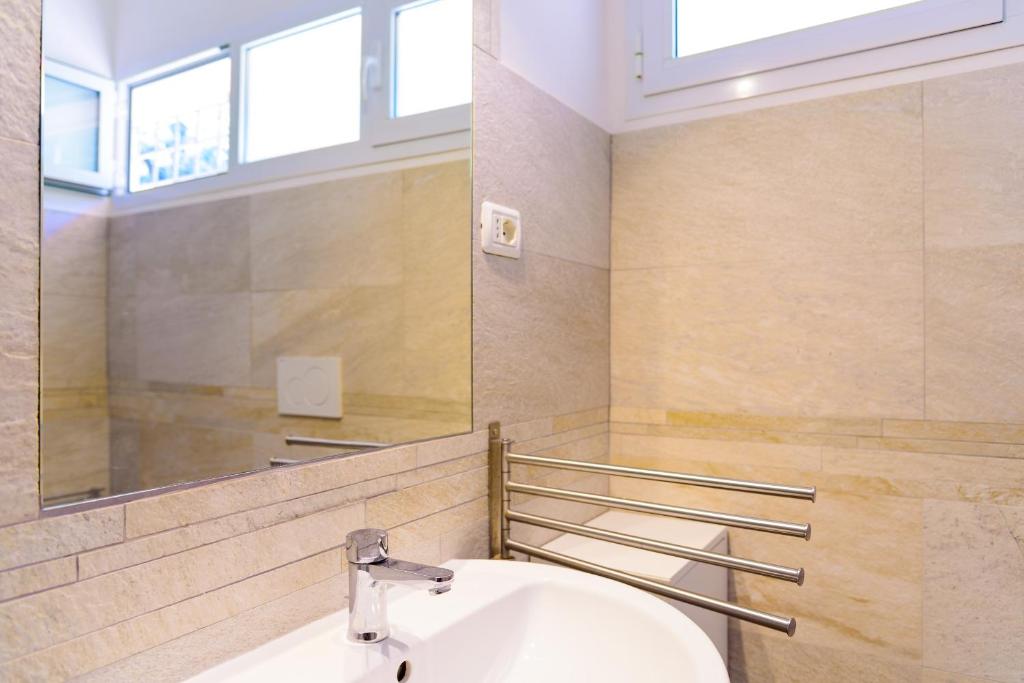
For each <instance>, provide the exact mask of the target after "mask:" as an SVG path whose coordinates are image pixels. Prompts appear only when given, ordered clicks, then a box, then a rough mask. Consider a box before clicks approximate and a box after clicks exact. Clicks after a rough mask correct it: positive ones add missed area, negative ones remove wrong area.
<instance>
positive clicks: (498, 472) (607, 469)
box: [488, 422, 816, 636]
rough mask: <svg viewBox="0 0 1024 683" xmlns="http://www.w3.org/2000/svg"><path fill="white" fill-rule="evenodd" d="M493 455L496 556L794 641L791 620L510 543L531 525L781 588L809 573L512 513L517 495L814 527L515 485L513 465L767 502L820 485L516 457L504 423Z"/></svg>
mask: <svg viewBox="0 0 1024 683" xmlns="http://www.w3.org/2000/svg"><path fill="white" fill-rule="evenodd" d="M488 436H489V440H488V456H489V474H490V480H489V487H488V488H489V503H490V521H491V555H492V556H496V557H500V558H502V559H512V556H511V553H512V552H513V551H515V552H519V553H523V554H524V555H528V556H531V557H536V558H538V559H542V560H547V561H548V562H553V563H555V564H560V565H563V566H566V567H571V568H573V569H578V570H580V571H584V572H588V573H591V574H596V575H598V576H603V577H605V578H609V579H614V580H616V581H621V582H622V583H625V584H627V585H630V586H633V587H635V588H640V589H641V590H646V591H649V592H651V593H655V594H657V595H661V596H663V597H667V598H672V599H675V600H680V601H682V602H686V603H688V604H691V605H696V606H697V607H702V608H705V609H709V610H712V611H715V612H719V613H721V614H725V615H728V616H730V617H735V618H737V619H743V620H745V621H749V622H752V623H755V624H758V625H760V626H766V627H768V628H771V629H775V630H777V631H782V632H783V633H786V634H788V635H790V636H792V635H793V634H794V633H795V632H796V619H794V618H792V617H784V616H779V615H775V614H771V613H769V612H762V611H761V610H757V609H752V608H749V607H743V606H742V605H737V604H734V603H731V602H724V601H722V600H717V599H715V598H711V597H708V596H705V595H700V594H699V593H692V592H690V591H685V590H682V589H679V588H675V587H674V586H669V585H667V584H664V583H660V582H658V581H652V580H650V579H647V578H644V577H642V576H638V575H636V574H632V573H629V572H624V571H620V570H617V569H612V568H610V567H605V566H603V565H598V564H594V563H591V562H586V561H584V560H580V559H577V558H574V557H570V556H568V555H563V554H561V553H556V552H552V551H550V550H547V549H544V548H538V547H537V546H533V545H530V544H527V543H521V542H519V541H516V540H514V539H512V538H510V537H509V529H510V525H511V522H518V523H520V524H529V525H531V526H536V527H541V528H544V529H550V530H552V531H561V532H563V533H568V534H575V535H579V536H586V537H588V538H594V539H597V540H601V541H607V542H610V543H618V544H620V545H625V546H629V547H632V548H639V549H641V550H649V551H652V552H657V553H662V554H665V555H671V556H673V557H681V558H685V559H688V560H693V561H694V562H703V563H706V564H712V565H716V566H719V567H726V568H728V569H735V570H737V571H744V572H749V573H752V574H759V575H761V576H768V577H771V578H775V579H779V580H782V581H789V582H792V583H795V584H797V585H801V584H803V581H804V570H803V568H802V567H786V566H783V565H778V564H772V563H768V562H761V561H758V560H750V559H744V558H740V557H733V556H731V555H722V554H720V553H713V552H709V551H706V550H701V549H698V548H691V547H688V546H682V545H677V544H675V543H667V542H665V541H658V540H655V539H650V538H644V537H641V536H633V535H630V534H624V533H620V532H616V531H610V530H607V529H599V528H595V527H589V526H584V525H581V524H574V523H571V522H565V521H562V520H557V519H551V518H549V517H543V516H540V515H533V514H528V513H525V512H519V511H517V510H512V509H511V507H510V500H511V494H513V493H520V494H527V495H533V496H540V497H543V498H552V499H557V500H566V501H572V502H577V503H586V504H590V505H599V506H603V507H609V508H616V509H620V510H631V511H634V512H642V513H645V514H654V515H663V516H668V517H677V518H680V519H688V520H692V521H697V522H707V523H712V524H721V525H724V526H731V527H736V528H740V529H751V530H754V531H762V532H766V533H774V534H781V535H784V536H793V537H797V538H803V539H805V540H810V537H811V525H810V524H807V523H796V522H783V521H778V520H773V519H763V518H760V517H748V516H744V515H734V514H730V513H725V512H714V511H711V510H700V509H696V508H688V507H680V506H676V505H664V504H661V503H649V502H645V501H639V500H632V499H629V498H616V497H613V496H604V495H599V494H595V493H584V492H582V491H572V490H569V489H560V488H551V487H547V486H535V485H532V484H524V483H520V482H515V481H511V466H512V465H527V466H531V467H546V468H551V469H559V470H570V471H576V472H590V473H594V474H607V475H610V476H618V477H627V478H632V479H646V480H651V481H661V482H668V483H672V484H682V485H688V486H702V487H708V488H715V489H724V490H728V491H740V492H744V493H755V494H760V495H768V496H781V497H785V498H796V499H800V500H806V501H810V502H812V503H813V502H814V500H815V496H816V489H815V488H814V487H813V486H789V485H784V484H774V483H768V482H757V481H745V480H741V479H729V478H724V477H710V476H704V475H698V474H686V473H682V472H669V471H665V470H654V469H645V468H640V467H624V466H620V465H605V464H601V463H591V462H582V461H578V460H565V459H561V458H549V457H542V456H537V455H525V454H522V453H513V452H512V450H511V446H512V441H511V440H509V439H502V437H501V423H498V422H492V423H491V424H490V426H489V433H488Z"/></svg>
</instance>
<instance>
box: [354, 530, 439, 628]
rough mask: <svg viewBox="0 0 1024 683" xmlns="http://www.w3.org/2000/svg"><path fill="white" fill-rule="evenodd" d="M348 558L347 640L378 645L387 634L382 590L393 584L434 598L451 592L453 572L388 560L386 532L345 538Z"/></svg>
mask: <svg viewBox="0 0 1024 683" xmlns="http://www.w3.org/2000/svg"><path fill="white" fill-rule="evenodd" d="M345 554H346V556H347V557H348V564H349V567H348V637H349V640H354V641H356V642H358V643H379V642H380V641H382V640H384V639H385V638H387V637H388V636H389V635H391V628H390V626H389V625H388V603H387V597H386V595H385V591H386V590H387V587H388V586H390V585H394V584H403V585H407V586H414V587H417V588H426V589H428V590H429V591H430V592H431V593H432V594H434V595H440V594H441V593H447V592H448V591H449V590H451V587H452V579H454V578H455V572H453V571H452V570H451V569H445V568H443V567H429V566H426V565H422V564H415V563H413V562H404V561H402V560H393V559H391V558H390V557H388V532H386V531H384V530H382V529H359V530H358V531H353V532H351V533H349V534H348V536H346V537H345Z"/></svg>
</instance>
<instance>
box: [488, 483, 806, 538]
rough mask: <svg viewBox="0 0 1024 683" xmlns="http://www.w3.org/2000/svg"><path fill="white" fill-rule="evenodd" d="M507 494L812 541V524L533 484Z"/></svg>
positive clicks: (509, 485) (511, 487) (508, 485)
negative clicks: (571, 502)
mask: <svg viewBox="0 0 1024 683" xmlns="http://www.w3.org/2000/svg"><path fill="white" fill-rule="evenodd" d="M505 490H506V491H509V492H511V493H525V494H528V495H533V496H542V497H544V498H557V499H558V500H570V501H573V502H576V503H589V504H591V505H601V506H604V507H610V508H618V509H620V510H632V511H633V512H645V513H648V514H653V515H666V516H668V517H679V518H681V519H689V520H693V521H695V522H709V523H711V524H723V525H725V526H731V527H736V528H739V529H752V530H754V531H767V532H769V533H773V534H782V535H783V536H797V537H799V538H804V539H809V538H810V537H811V525H810V524H798V523H795V522H779V521H776V520H773V519H761V518H760V517H745V516H743V515H731V514H728V513H725V512H713V511H711V510H698V509H696V508H684V507H677V506H675V505H663V504H661V503H648V502H644V501H639V500H631V499H629V498H613V497H612V496H602V495H599V494H596V493H583V492H581V491H569V490H567V489H556V488H549V487H547V486H533V485H532V484H520V483H518V482H514V481H509V482H506V484H505Z"/></svg>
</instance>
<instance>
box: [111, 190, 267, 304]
mask: <svg viewBox="0 0 1024 683" xmlns="http://www.w3.org/2000/svg"><path fill="white" fill-rule="evenodd" d="M249 202H250V198H249V197H239V198H234V199H224V200H220V201H213V202H201V203H198V204H189V205H187V206H181V207H175V208H170V209H163V210H160V211H152V212H147V213H141V214H135V215H134V216H133V217H132V218H133V220H132V221H131V222H130V227H129V228H128V229H129V230H131V231H132V232H133V234H132V235H131V236H130V237H129V239H130V241H131V242H132V245H131V248H132V249H133V251H134V257H135V273H134V276H135V293H136V295H137V296H141V297H156V296H170V295H175V294H223V293H228V292H247V291H249V223H248V221H249ZM122 234H123V233H122V231H114V232H112V237H115V236H120V235H122Z"/></svg>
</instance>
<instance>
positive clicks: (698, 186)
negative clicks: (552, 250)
mask: <svg viewBox="0 0 1024 683" xmlns="http://www.w3.org/2000/svg"><path fill="white" fill-rule="evenodd" d="M614 167H615V183H614V186H613V197H612V211H613V216H612V221H613V224H614V231H613V239H612V251H613V257H614V268H616V269H619V268H651V267H661V266H680V265H687V264H698V263H699V264H708V263H737V262H749V261H762V260H765V259H788V258H790V257H791V255H793V254H801V255H802V256H804V257H811V256H829V255H831V256H843V255H846V254H851V253H852V254H864V253H878V252H893V251H908V250H911V249H919V248H920V246H921V220H922V218H921V173H922V170H921V86H920V84H912V85H902V86H898V87H893V88H884V89H881V90H871V91H867V92H861V93H855V94H851V95H844V96H841V97H830V98H824V99H818V100H813V101H809V102H801V103H799V104H792V105H788V106H782V107H772V108H769V109H759V110H756V111H752V112H747V113H743V114H737V115H733V116H724V117H717V118H713V119H707V120H702V121H695V122H691V123H685V124H679V125H674V126H663V127H658V128H651V129H648V130H644V131H640V132H635V133H626V134H622V135H617V136H615V141H614ZM836 188H842V190H843V191H842V192H836Z"/></svg>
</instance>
